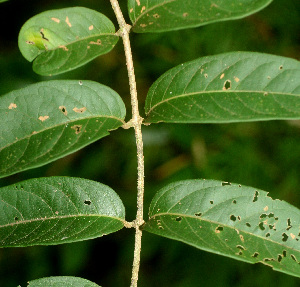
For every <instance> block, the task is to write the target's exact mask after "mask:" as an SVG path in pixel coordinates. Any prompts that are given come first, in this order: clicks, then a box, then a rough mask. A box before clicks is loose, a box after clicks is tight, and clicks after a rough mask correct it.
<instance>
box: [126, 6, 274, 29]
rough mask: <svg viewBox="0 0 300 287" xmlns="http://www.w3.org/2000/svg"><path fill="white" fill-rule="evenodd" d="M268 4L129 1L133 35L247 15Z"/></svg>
mask: <svg viewBox="0 0 300 287" xmlns="http://www.w3.org/2000/svg"><path fill="white" fill-rule="evenodd" d="M271 2H272V0H236V1H232V0H214V1H211V0H151V1H148V0H129V1H128V10H129V16H130V19H131V22H132V23H133V31H134V32H137V33H145V32H163V31H170V30H178V29H184V28H191V27H198V26H202V25H206V24H208V23H213V22H220V21H225V20H232V19H239V18H243V17H245V16H248V15H251V14H253V13H255V12H257V11H259V10H261V9H263V8H264V7H266V6H267V5H268V4H269V3H271Z"/></svg>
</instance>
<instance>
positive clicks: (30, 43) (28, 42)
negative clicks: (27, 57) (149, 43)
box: [26, 41, 35, 45]
mask: <svg viewBox="0 0 300 287" xmlns="http://www.w3.org/2000/svg"><path fill="white" fill-rule="evenodd" d="M26 44H29V45H35V43H34V42H33V41H26Z"/></svg>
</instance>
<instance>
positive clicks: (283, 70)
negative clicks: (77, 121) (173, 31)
mask: <svg viewBox="0 0 300 287" xmlns="http://www.w3.org/2000/svg"><path fill="white" fill-rule="evenodd" d="M145 110H146V115H147V117H148V118H147V119H146V122H148V123H155V122H161V121H162V122H172V123H228V122H244V121H260V120H275V119H299V118H300V62H299V61H296V60H293V59H289V58H285V57H279V56H273V55H268V54H261V53H251V52H233V53H226V54H220V55H216V56H208V57H203V58H200V59H197V60H194V61H191V62H188V63H185V64H181V65H179V66H177V67H175V68H173V69H171V70H170V71H168V72H166V73H165V74H164V75H162V76H161V77H160V78H159V79H158V80H157V81H156V82H155V83H154V84H153V85H152V86H151V88H150V90H149V92H148V95H147V98H146V106H145Z"/></svg>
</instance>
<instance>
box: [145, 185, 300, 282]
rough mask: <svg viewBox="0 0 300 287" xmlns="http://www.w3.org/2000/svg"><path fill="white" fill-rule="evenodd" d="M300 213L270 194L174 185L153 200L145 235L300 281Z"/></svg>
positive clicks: (246, 189)
mask: <svg viewBox="0 0 300 287" xmlns="http://www.w3.org/2000/svg"><path fill="white" fill-rule="evenodd" d="M299 228H300V210H299V209H297V208H296V207H294V206H292V205H290V204H288V203H286V202H284V201H280V200H273V199H272V198H271V197H269V196H268V195H267V193H266V192H265V191H261V190H257V189H254V188H252V187H246V186H241V185H237V184H231V183H228V182H220V181H215V180H186V181H179V182H176V183H172V184H169V185H168V186H166V187H164V188H162V189H161V190H160V191H158V192H157V194H156V195H155V197H154V198H153V200H152V203H151V206H150V211H149V221H148V222H146V225H145V230H147V231H149V232H152V233H155V234H157V235H161V236H163V237H167V238H171V239H175V240H179V241H182V242H184V243H187V244H189V245H192V246H194V247H196V248H199V249H202V250H206V251H209V252H213V253H216V254H220V255H224V256H227V257H231V258H234V259H237V260H241V261H245V262H249V263H257V262H261V263H263V264H266V265H269V266H271V267H273V268H274V270H277V271H281V272H284V273H287V274H290V275H294V276H298V277H300V234H299Z"/></svg>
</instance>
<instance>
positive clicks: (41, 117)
mask: <svg viewBox="0 0 300 287" xmlns="http://www.w3.org/2000/svg"><path fill="white" fill-rule="evenodd" d="M47 119H49V116H40V117H39V120H40V121H42V122H44V121H45V120H47Z"/></svg>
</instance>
